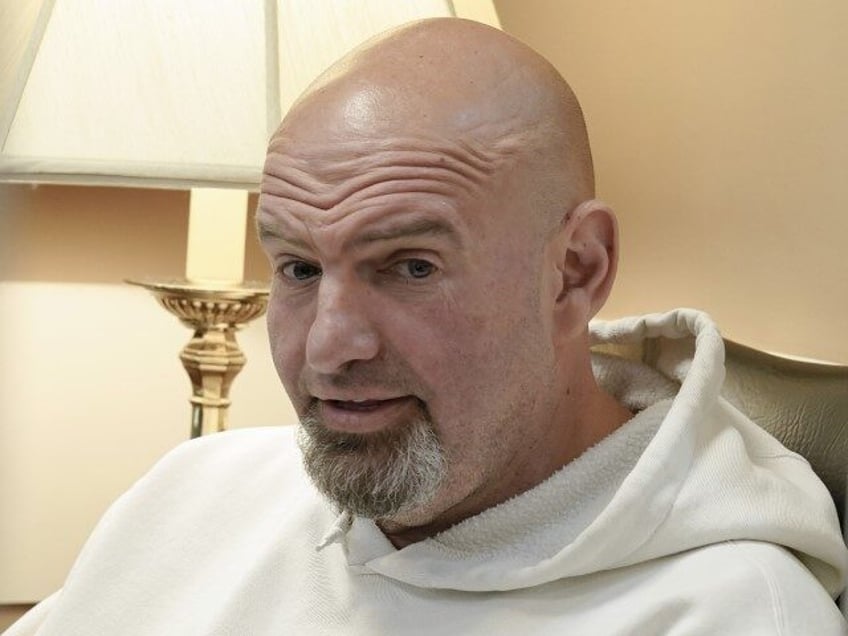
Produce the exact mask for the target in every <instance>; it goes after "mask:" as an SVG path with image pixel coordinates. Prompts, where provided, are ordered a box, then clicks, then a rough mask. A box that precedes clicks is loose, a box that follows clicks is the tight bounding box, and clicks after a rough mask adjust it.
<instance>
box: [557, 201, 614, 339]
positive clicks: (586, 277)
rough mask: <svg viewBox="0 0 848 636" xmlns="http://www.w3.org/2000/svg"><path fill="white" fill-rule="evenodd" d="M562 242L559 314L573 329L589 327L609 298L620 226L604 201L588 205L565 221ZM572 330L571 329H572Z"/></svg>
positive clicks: (558, 295) (558, 266)
mask: <svg viewBox="0 0 848 636" xmlns="http://www.w3.org/2000/svg"><path fill="white" fill-rule="evenodd" d="M557 240H558V241H562V244H561V246H560V248H561V249H559V250H557V252H558V255H559V259H558V262H557V268H558V270H559V271H558V276H559V278H558V281H557V282H558V284H559V293H558V294H557V298H556V311H557V314H559V319H560V320H564V321H567V322H566V324H568V325H570V326H572V327H573V326H576V325H580V324H582V325H585V324H586V323H588V321H589V320H590V319H591V318H592V317H593V316H594V315H595V314H597V313H598V311H600V309H601V307H603V305H604V303H605V302H606V300H607V297H608V296H609V293H610V290H611V289H612V284H613V281H614V280H615V271H616V267H617V265H618V223H617V221H616V219H615V214H613V211H612V209H610V207H609V206H608V205H606V204H605V203H603V202H602V201H598V200H597V199H591V200H589V201H584V202H583V203H581V204H580V205H578V206H577V207H576V208H574V210H572V211H571V212H570V213H569V214H568V215H567V216H566V217H565V218H564V219H563V224H562V228H561V230H560V233H559V236H558V237H557ZM569 330H570V329H569Z"/></svg>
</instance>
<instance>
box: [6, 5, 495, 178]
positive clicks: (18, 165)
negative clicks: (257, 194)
mask: <svg viewBox="0 0 848 636" xmlns="http://www.w3.org/2000/svg"><path fill="white" fill-rule="evenodd" d="M482 2H483V0H477V3H482ZM465 4H468V0H465ZM485 4H487V5H489V10H490V11H491V2H489V1H488V0H486V2H485ZM453 14H454V7H453V5H452V3H450V2H447V1H446V0H287V1H286V0H215V1H214V2H210V1H209V0H179V1H176V2H175V1H174V0H36V1H34V0H0V24H2V25H3V31H4V34H3V38H2V39H0V100H2V101H0V109H2V110H0V142H2V146H0V147H1V148H2V151H0V181H18V182H37V183H38V182H41V183H66V184H98V185H129V186H143V187H167V188H186V187H204V186H205V187H227V188H242V189H247V190H256V189H257V188H258V184H259V178H260V175H261V169H262V162H263V160H264V155H265V147H266V143H267V140H268V137H269V135H270V134H271V133H272V132H273V130H274V128H275V127H276V126H277V124H278V123H279V121H280V118H281V114H282V113H284V112H285V111H286V109H287V108H288V107H289V105H290V104H291V103H292V101H293V100H294V99H295V98H296V96H297V95H298V94H299V93H300V92H301V91H302V90H303V89H304V88H306V86H307V85H308V84H309V82H310V81H311V80H312V79H313V78H314V77H315V76H316V75H318V74H319V73H320V72H321V71H322V70H323V69H325V68H326V67H327V66H328V65H329V64H330V63H332V62H333V61H334V60H335V59H337V58H338V57H339V56H341V55H342V54H343V53H345V52H346V51H348V50H349V49H351V48H352V47H353V46H355V45H356V44H358V43H359V42H361V41H363V40H364V39H366V38H368V37H370V36H371V35H373V34H376V33H378V32H380V31H383V30H385V29H387V28H390V27H392V26H395V25H398V24H401V23H403V22H406V21H409V20H413V19H416V18H423V17H427V16H448V15H453Z"/></svg>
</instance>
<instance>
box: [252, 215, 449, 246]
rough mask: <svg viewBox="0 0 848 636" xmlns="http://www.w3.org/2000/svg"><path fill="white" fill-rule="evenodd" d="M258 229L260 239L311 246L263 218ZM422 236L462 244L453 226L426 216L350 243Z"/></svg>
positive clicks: (371, 231)
mask: <svg viewBox="0 0 848 636" xmlns="http://www.w3.org/2000/svg"><path fill="white" fill-rule="evenodd" d="M256 230H257V233H258V235H259V240H260V241H268V240H279V241H285V242H286V243H289V244H290V245H293V246H295V247H301V248H308V247H309V245H308V243H306V241H303V240H302V239H299V238H297V237H294V236H284V235H282V234H280V232H279V231H278V230H277V229H276V228H274V227H273V226H272V225H269V224H267V223H264V222H263V221H261V220H259V221H257V223H256ZM420 236H436V237H438V236H441V237H445V238H447V239H448V240H450V242H451V243H453V245H454V246H455V247H461V246H462V241H461V240H460V236H459V233H458V232H457V231H456V229H455V228H454V227H453V226H451V225H449V224H448V223H446V222H444V221H441V220H438V219H426V218H424V219H413V220H411V221H408V222H405V223H404V222H396V223H392V224H391V225H389V226H387V227H384V228H373V229H370V230H367V231H365V232H364V233H363V234H360V235H359V236H356V237H355V238H353V239H352V240H351V241H350V243H349V244H350V245H351V246H353V247H363V246H365V245H368V244H371V243H376V242H379V241H392V240H397V239H403V238H410V237H420Z"/></svg>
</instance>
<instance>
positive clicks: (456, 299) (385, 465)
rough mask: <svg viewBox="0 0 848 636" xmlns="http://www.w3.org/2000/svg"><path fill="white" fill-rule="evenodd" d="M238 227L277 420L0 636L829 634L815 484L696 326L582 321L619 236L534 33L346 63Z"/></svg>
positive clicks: (837, 575) (673, 321)
mask: <svg viewBox="0 0 848 636" xmlns="http://www.w3.org/2000/svg"><path fill="white" fill-rule="evenodd" d="M257 224H258V228H259V235H260V238H261V241H262V245H263V248H264V249H265V251H266V252H267V254H268V257H269V259H270V261H271V263H272V266H273V271H274V274H273V286H272V292H271V299H270V304H269V310H268V326H269V333H270V339H271V349H272V353H273V358H274V361H275V364H276V367H277V370H278V372H279V375H280V378H281V379H282V382H283V385H284V386H285V389H286V391H287V393H288V395H289V397H290V398H291V400H292V403H293V404H294V406H295V409H296V410H297V412H298V414H299V416H300V426H299V427H297V429H296V433H295V432H294V431H293V430H292V429H290V428H283V429H254V430H241V431H237V432H231V433H226V434H220V435H215V436H212V437H210V438H204V439H200V440H196V441H193V442H190V443H187V444H185V445H183V446H181V447H179V448H178V449H176V450H175V451H173V452H172V453H170V454H169V455H168V456H167V457H166V458H165V459H164V460H162V461H161V462H160V463H159V465H157V467H156V468H155V469H154V470H153V471H152V472H151V473H150V474H149V475H148V476H147V477H145V478H144V479H143V480H141V481H140V482H139V484H138V485H137V486H135V487H134V488H133V489H132V490H131V491H130V492H129V493H127V494H126V495H125V496H124V497H123V498H122V499H121V500H120V501H119V502H118V503H117V504H116V505H115V506H114V507H113V508H112V509H111V510H110V511H109V512H108V513H107V515H106V517H105V518H104V519H103V521H102V522H101V524H100V526H99V527H98V529H97V530H96V531H95V533H94V534H93V536H92V538H91V539H90V541H89V543H88V545H87V547H86V548H85V550H84V551H83V553H82V555H81V556H80V559H79V560H78V562H77V564H76V565H75V567H74V570H73V571H72V573H71V575H70V577H69V578H68V581H67V584H66V586H65V588H64V590H63V591H62V592H60V593H59V594H57V595H56V596H54V597H51V599H49V600H48V601H46V602H44V603H43V604H42V605H41V606H39V607H38V608H37V609H36V610H34V611H33V612H32V614H31V615H29V616H27V617H26V618H25V619H24V620H23V621H22V622H21V623H20V624H19V625H18V627H16V628H13V629H12V631H11V632H10V634H14V635H15V636H19V635H21V634H44V635H49V634H63V635H65V636H67V635H69V634H87V635H90V634H157V635H161V634H266V633H267V634H279V633H284V634H285V633H296V634H407V633H409V634H412V633H421V634H486V635H490V634H548V633H550V634H563V633H569V634H639V635H643V634H681V635H682V634H686V635H692V634H745V635H756V634H762V635H766V634H768V635H773V634H816V635H830V634H833V635H836V634H841V633H845V630H846V625H845V623H844V621H843V620H842V618H841V617H840V615H839V613H838V611H837V609H836V606H835V604H834V603H833V601H832V596H833V595H835V594H837V593H838V592H839V590H840V589H841V586H842V581H843V579H844V576H845V571H846V550H845V546H844V544H843V542H842V539H841V537H840V534H839V525H838V521H837V519H836V514H835V510H834V508H833V504H832V501H831V500H830V497H829V495H828V493H827V491H826V490H825V488H824V486H823V485H822V484H821V482H819V481H818V479H816V477H815V476H814V475H813V473H812V471H811V470H810V469H809V467H808V466H807V465H806V463H805V462H803V461H802V460H800V458H799V457H798V456H796V455H794V454H792V453H791V452H789V451H788V450H786V449H785V448H783V447H782V446H781V445H780V444H779V443H778V442H777V441H775V440H774V439H772V438H771V437H769V436H768V435H767V434H766V433H764V432H763V431H762V430H761V429H759V428H758V427H757V426H756V425H755V424H753V423H752V422H751V421H749V420H748V419H747V418H745V417H744V416H743V415H742V414H740V413H739V412H738V411H736V410H735V409H733V408H732V407H731V406H730V405H729V404H728V403H726V402H724V401H723V400H721V399H720V398H719V396H718V392H719V389H720V386H721V382H722V378H723V368H722V359H723V349H722V341H721V337H720V336H719V334H718V332H717V330H716V328H715V326H714V325H713V324H712V323H711V322H710V320H709V318H707V317H706V316H705V315H703V314H700V313H698V312H695V311H692V310H680V311H677V312H672V313H669V314H657V315H651V316H644V317H637V318H631V319H624V320H621V321H616V322H612V323H593V325H592V327H591V328H590V327H589V321H590V319H592V317H593V316H594V315H595V314H596V313H597V311H598V310H599V309H600V308H601V306H602V305H603V303H604V301H605V299H606V298H607V295H608V294H609V291H610V288H611V286H612V283H613V279H614V276H615V269H616V259H617V250H618V239H617V235H616V232H617V230H616V221H615V218H614V216H613V214H612V212H611V211H610V209H609V208H608V207H607V206H606V205H604V204H603V203H601V202H600V201H598V200H596V199H594V187H593V171H592V162H591V154H590V151H589V144H588V140H587V137H586V130H585V126H584V123H583V118H582V115H581V111H580V107H579V105H578V104H577V101H576V99H575V97H574V95H573V94H572V92H571V90H570V89H569V87H568V86H567V85H566V83H565V82H564V81H563V80H562V78H560V77H559V75H558V74H557V73H556V71H555V70H554V69H553V68H552V67H551V66H550V65H549V64H548V63H547V62H546V61H545V60H543V59H542V58H540V57H539V56H538V55H537V54H536V53H534V52H533V51H531V50H530V49H528V48H527V47H526V46H524V45H523V44H521V43H519V42H517V41H515V40H513V39H511V38H510V37H508V36H506V35H504V34H503V33H501V32H499V31H496V30H493V29H490V28H488V27H484V26H481V25H478V24H476V23H472V22H466V21H462V20H452V19H442V20H430V21H424V22H418V23H413V24H411V25H408V26H406V27H404V28H401V29H399V30H396V31H393V32H390V33H388V34H386V35H384V36H382V37H380V38H378V39H376V40H374V41H372V42H369V43H368V44H366V45H365V46H364V47H363V48H360V49H359V50H357V51H355V52H353V53H351V54H350V55H349V56H347V57H346V58H344V59H343V60H341V61H340V62H338V63H337V64H336V65H334V66H333V67H332V68H331V69H330V70H329V71H327V72H326V73H325V74H324V75H323V76H322V77H321V78H319V79H318V80H317V81H316V82H315V83H314V84H313V85H312V86H311V87H310V89H309V90H308V91H307V92H306V94H305V95H303V96H302V97H301V99H300V100H299V101H298V102H297V103H296V104H295V105H294V106H293V107H292V109H291V110H290V112H289V113H288V115H287V116H286V118H285V120H284V121H283V122H282V124H281V125H280V127H279V129H278V130H277V132H276V133H275V135H274V136H273V138H272V140H271V143H270V146H269V152H268V158H267V162H266V168H265V175H264V178H263V181H262V188H261V196H260V201H259V209H258V212H257ZM598 343H633V344H639V345H640V346H647V343H650V347H651V348H652V350H653V351H655V353H656V355H655V356H654V358H655V366H653V367H650V366H647V365H643V364H641V363H636V362H628V361H625V360H623V359H618V358H614V357H611V356H604V355H601V354H592V353H590V345H592V344H598ZM298 447H299V448H298ZM299 455H300V456H299ZM301 456H302V457H301ZM301 458H302V462H301Z"/></svg>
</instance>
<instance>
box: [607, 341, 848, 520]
mask: <svg viewBox="0 0 848 636" xmlns="http://www.w3.org/2000/svg"><path fill="white" fill-rule="evenodd" d="M725 347H726V367H727V376H726V378H725V382H724V388H723V389H722V395H723V396H724V397H725V398H727V400H728V401H730V402H731V403H732V404H733V405H735V406H736V407H737V408H738V409H739V410H741V411H742V412H743V413H745V414H746V415H748V417H750V418H751V419H753V420H754V421H755V422H756V423H757V424H759V425H760V426H762V427H763V428H764V429H766V430H767V431H769V432H770V433H771V434H772V435H774V436H775V437H777V438H778V439H779V440H780V441H781V442H783V444H784V445H785V446H786V447H787V448H790V449H791V450H793V451H795V452H797V453H800V454H801V455H803V456H804V457H806V458H807V460H808V461H809V462H810V464H811V465H812V467H813V469H814V470H815V471H816V473H817V474H818V475H819V477H820V478H821V479H822V481H823V482H824V483H825V485H826V486H827V487H828V489H829V490H830V493H831V495H833V500H834V502H835V503H836V508H837V510H838V511H839V518H840V519H843V520H844V519H845V496H846V478H848V366H844V365H830V364H823V363H815V362H801V361H797V360H792V359H789V358H783V357H780V356H776V355H772V354H768V353H764V352H762V351H758V350H756V349H752V348H750V347H746V346H744V345H740V344H737V343H735V342H731V341H728V340H725ZM598 349H600V350H603V351H605V352H609V353H615V354H617V355H621V356H623V357H626V358H629V359H636V360H641V359H648V358H649V357H650V355H651V352H648V351H643V350H642V349H641V348H640V347H639V346H634V345H625V346H619V345H604V346H602V347H598Z"/></svg>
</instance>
